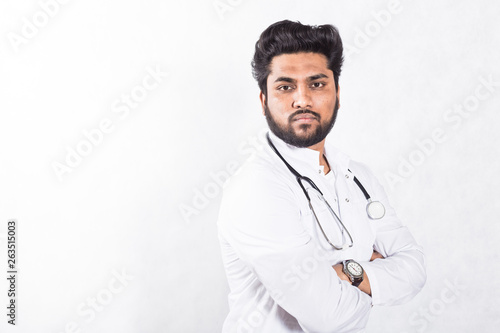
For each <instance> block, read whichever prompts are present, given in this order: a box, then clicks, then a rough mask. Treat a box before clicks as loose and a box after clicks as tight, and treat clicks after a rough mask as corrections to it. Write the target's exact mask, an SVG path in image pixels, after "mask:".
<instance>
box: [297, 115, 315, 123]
mask: <svg viewBox="0 0 500 333" xmlns="http://www.w3.org/2000/svg"><path fill="white" fill-rule="evenodd" d="M293 120H294V121H300V122H306V123H310V122H313V121H314V120H317V119H316V117H315V116H313V115H312V114H299V115H297V116H296V117H295V118H294V119H293Z"/></svg>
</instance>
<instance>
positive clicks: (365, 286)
mask: <svg viewBox="0 0 500 333" xmlns="http://www.w3.org/2000/svg"><path fill="white" fill-rule="evenodd" d="M375 259H384V256H382V255H381V254H380V253H378V252H377V251H375V250H374V251H373V254H372V257H371V258H370V261H373V260H375ZM332 267H333V269H334V270H335V272H336V273H337V275H338V277H339V278H340V279H341V280H344V281H347V282H349V283H351V280H350V279H349V278H348V277H347V275H345V273H344V271H343V270H342V264H341V263H340V264H336V265H334V266H332ZM351 284H352V283H351ZM358 288H359V290H361V291H362V292H364V293H365V294H367V295H370V296H371V295H372V289H371V288H370V279H369V278H368V275H366V272H363V281H362V282H361V284H360V285H359V286H358Z"/></svg>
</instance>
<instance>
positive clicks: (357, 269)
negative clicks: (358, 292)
mask: <svg viewBox="0 0 500 333" xmlns="http://www.w3.org/2000/svg"><path fill="white" fill-rule="evenodd" d="M347 269H348V270H349V273H351V274H352V275H354V276H362V275H363V268H362V267H361V265H360V264H358V263H357V262H354V261H351V262H349V263H348V264H347Z"/></svg>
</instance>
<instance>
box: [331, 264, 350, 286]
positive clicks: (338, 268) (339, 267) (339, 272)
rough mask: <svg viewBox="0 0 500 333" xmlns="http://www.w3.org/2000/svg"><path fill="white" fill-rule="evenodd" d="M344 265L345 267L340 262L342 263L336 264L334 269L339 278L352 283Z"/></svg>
mask: <svg viewBox="0 0 500 333" xmlns="http://www.w3.org/2000/svg"><path fill="white" fill-rule="evenodd" d="M343 267H344V265H343V264H342V263H340V264H336V265H334V266H333V269H334V270H335V272H336V273H337V275H338V277H339V279H341V280H344V281H347V282H349V283H351V280H350V279H349V278H348V277H347V275H345V273H344V271H343V270H342V268H343Z"/></svg>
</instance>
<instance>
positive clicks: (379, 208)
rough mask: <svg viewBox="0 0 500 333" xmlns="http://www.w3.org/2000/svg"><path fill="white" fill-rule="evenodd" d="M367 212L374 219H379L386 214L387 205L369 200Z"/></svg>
mask: <svg viewBox="0 0 500 333" xmlns="http://www.w3.org/2000/svg"><path fill="white" fill-rule="evenodd" d="M366 213H367V214H368V217H369V218H371V219H372V220H379V219H381V218H383V217H384V215H385V207H384V205H383V204H382V203H381V202H380V201H371V200H368V204H367V205H366Z"/></svg>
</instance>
